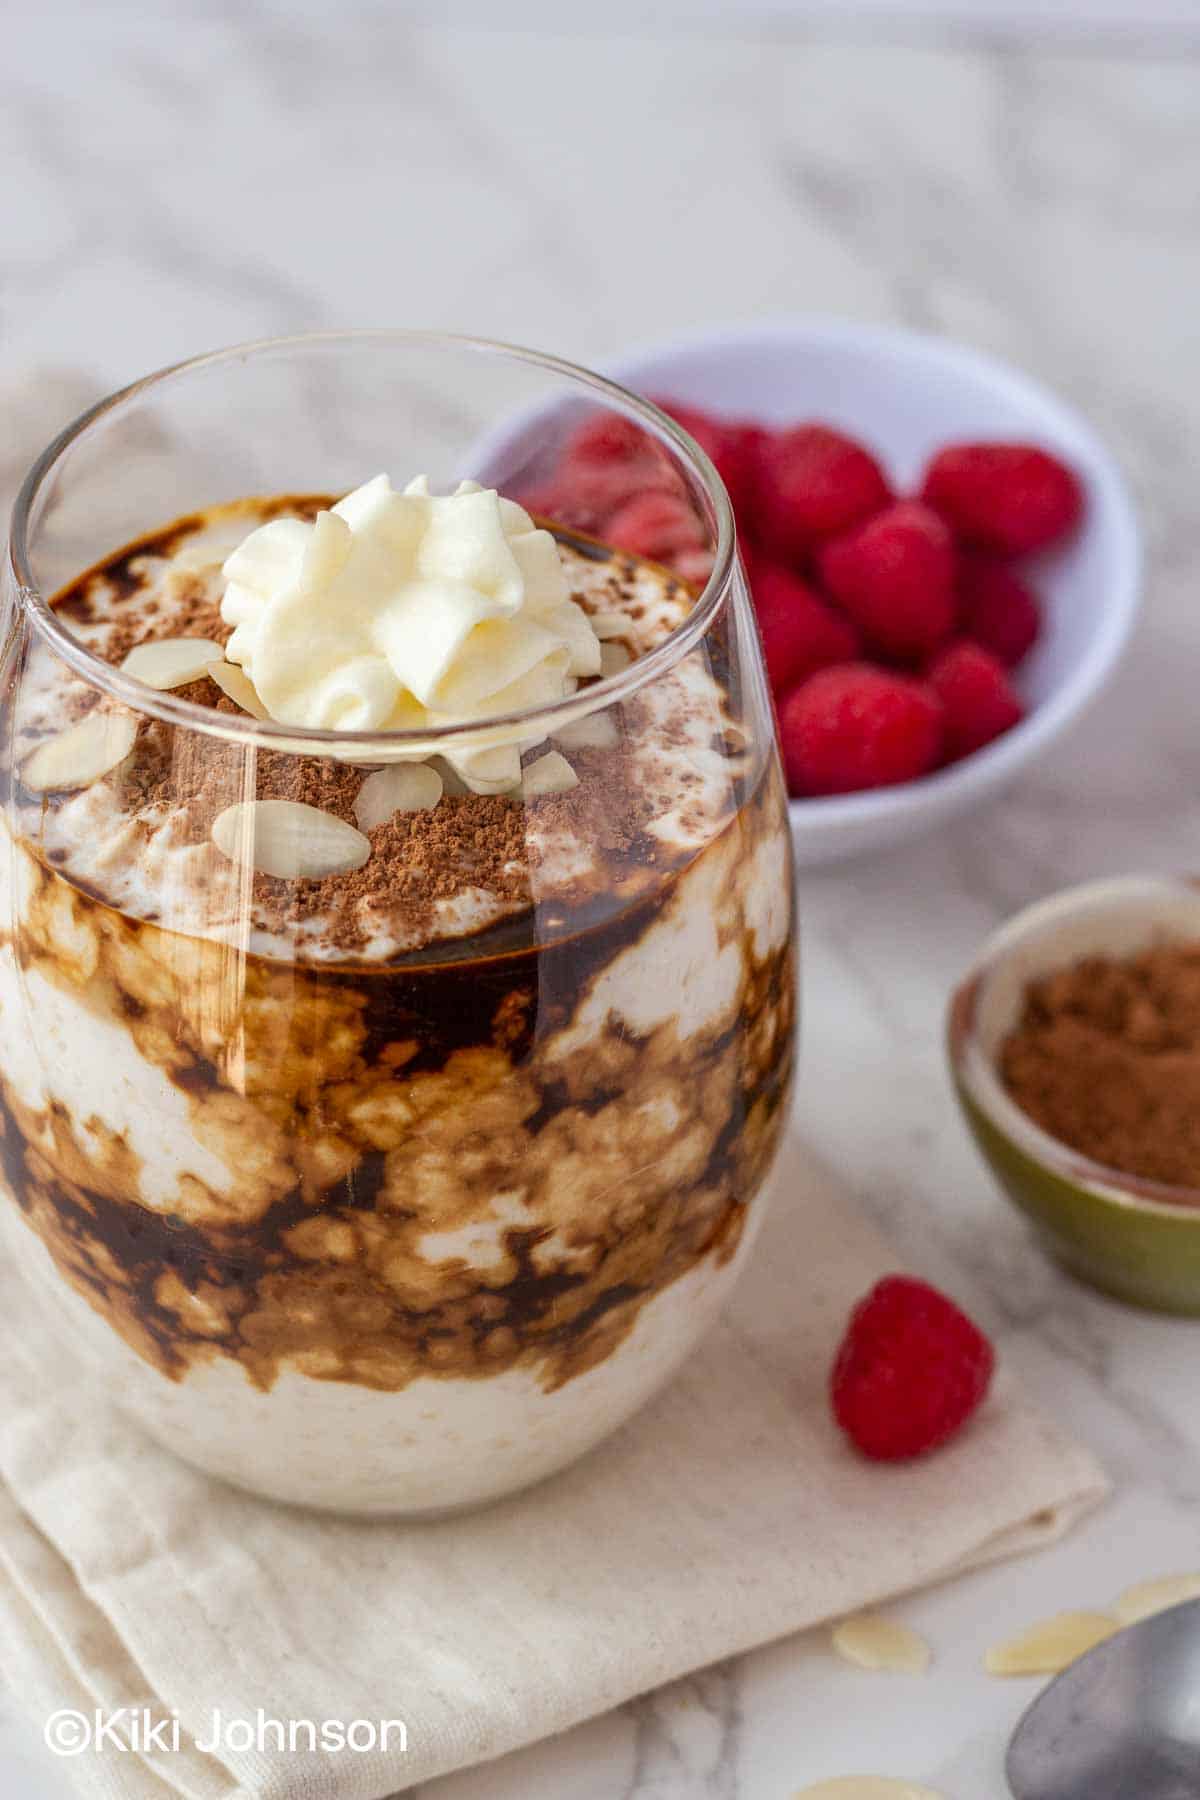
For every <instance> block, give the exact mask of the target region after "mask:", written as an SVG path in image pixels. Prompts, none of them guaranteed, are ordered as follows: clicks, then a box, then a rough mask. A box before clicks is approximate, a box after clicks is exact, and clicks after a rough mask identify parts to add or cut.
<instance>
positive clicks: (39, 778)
mask: <svg viewBox="0 0 1200 1800" xmlns="http://www.w3.org/2000/svg"><path fill="white" fill-rule="evenodd" d="M136 736H137V720H136V719H135V718H134V716H133V714H132V713H128V712H90V713H88V715H87V717H86V718H84V719H80V721H79V723H78V724H77V725H71V726H69V727H68V729H67V730H66V731H60V732H59V734H58V736H57V737H53V738H50V739H49V740H48V742H46V743H44V744H39V745H38V747H37V749H36V750H35V751H33V753H32V754H31V755H30V756H28V757H27V758H26V760H25V762H24V764H23V765H22V768H21V780H22V782H23V783H24V785H25V786H26V787H27V788H28V789H29V791H30V793H32V794H51V793H63V792H65V791H66V790H67V789H68V788H82V787H90V786H91V784H92V782H93V781H99V779H100V777H101V776H102V775H107V774H108V773H109V772H110V770H112V769H115V768H116V766H117V764H118V763H123V762H124V761H125V758H126V757H127V756H128V755H129V752H130V751H131V750H132V749H133V740H134V738H135V737H136Z"/></svg>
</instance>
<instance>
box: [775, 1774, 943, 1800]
mask: <svg viewBox="0 0 1200 1800" xmlns="http://www.w3.org/2000/svg"><path fill="white" fill-rule="evenodd" d="M795 1800H942V1796H941V1795H940V1794H935V1793H934V1791H933V1789H932V1788H928V1787H922V1786H921V1785H920V1783H919V1782H916V1781H897V1780H896V1779H895V1778H894V1777H893V1776H891V1775H837V1776H835V1777H834V1779H833V1780H832V1781H818V1782H816V1783H815V1784H814V1785H813V1786H812V1787H806V1788H799V1789H798V1790H797V1792H796V1795H795Z"/></svg>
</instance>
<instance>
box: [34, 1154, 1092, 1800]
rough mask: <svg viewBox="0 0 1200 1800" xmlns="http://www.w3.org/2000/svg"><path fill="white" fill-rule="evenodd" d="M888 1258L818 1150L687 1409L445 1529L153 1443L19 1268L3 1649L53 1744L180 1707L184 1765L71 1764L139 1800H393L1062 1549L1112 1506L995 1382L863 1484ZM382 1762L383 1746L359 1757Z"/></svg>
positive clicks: (779, 1206) (1082, 1457) (711, 1346)
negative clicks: (61, 1714)
mask: <svg viewBox="0 0 1200 1800" xmlns="http://www.w3.org/2000/svg"><path fill="white" fill-rule="evenodd" d="M894 1261H895V1259H894V1257H893V1255H892V1254H891V1253H890V1252H889V1250H888V1247H887V1245H886V1244H885V1243H884V1242H883V1241H882V1240H881V1239H880V1238H879V1237H878V1236H877V1234H876V1233H875V1232H874V1230H873V1229H871V1228H870V1227H869V1226H868V1225H866V1224H865V1223H864V1221H863V1220H862V1219H861V1217H859V1216H858V1215H857V1213H856V1212H855V1210H854V1207H853V1204H852V1202H851V1201H850V1200H849V1198H848V1197H847V1195H846V1193H845V1192H844V1190H843V1189H842V1188H841V1187H840V1185H839V1184H838V1183H837V1182H836V1181H835V1180H834V1179H833V1178H832V1177H831V1176H830V1175H829V1174H828V1173H827V1172H826V1171H825V1170H823V1169H822V1168H821V1167H819V1166H818V1165H816V1164H815V1163H814V1161H813V1158H812V1157H811V1155H810V1154H809V1153H807V1152H806V1151H805V1149H804V1147H803V1145H801V1144H800V1143H799V1142H797V1141H796V1140H794V1139H793V1140H792V1141H791V1142H790V1143H789V1144H788V1146H787V1147H786V1149H785V1152H784V1154H783V1157H782V1159H781V1166H780V1167H779V1168H778V1170H777V1173H776V1176H775V1177H774V1197H773V1207H772V1211H771V1214H770V1216H769V1218H768V1221H767V1223H766V1225H765V1226H764V1229H763V1237H762V1240H761V1242H760V1245H759V1247H758V1249H757V1251H756V1253H755V1257H754V1260H753V1263H752V1266H751V1267H750V1269H749V1270H748V1271H747V1273H746V1275H745V1277H744V1278H743V1281H742V1283H741V1286H740V1287H739V1289H738V1292H737V1294H736V1297H735V1299H734V1302H733V1305H732V1307H731V1309H730V1311H729V1313H728V1315H727V1317H726V1318H725V1319H724V1320H723V1321H722V1323H721V1324H720V1325H718V1327H717V1328H716V1329H715V1330H714V1331H713V1332H712V1333H711V1335H710V1336H709V1338H708V1339H707V1341H706V1342H705V1344H704V1345H703V1347H702V1348H701V1349H700V1351H699V1352H698V1353H697V1354H696V1356H695V1357H694V1359H693V1361H692V1363H691V1365H690V1367H689V1368H688V1369H687V1371H686V1372H685V1373H684V1374H683V1376H682V1377H681V1378H680V1379H678V1380H677V1381H676V1382H675V1384H674V1386H673V1387H671V1389H670V1390H669V1391H668V1392H667V1393H666V1394H664V1395H663V1397H662V1398H661V1399H660V1400H658V1401H657V1402H655V1403H654V1405H652V1406H651V1407H650V1408H649V1409H648V1410H647V1411H646V1412H644V1413H643V1414H642V1415H641V1416H640V1417H639V1418H638V1419H636V1420H635V1421H634V1422H633V1423H632V1424H631V1425H629V1426H627V1427H626V1428H625V1429H624V1430H623V1431H622V1432H620V1433H619V1434H618V1435H617V1436H616V1437H615V1438H613V1439H612V1440H610V1441H609V1443H608V1444H606V1445H604V1446H602V1447H601V1448H600V1449H599V1450H598V1451H597V1452H594V1453H593V1454H592V1455H591V1456H590V1457H588V1458H586V1459H585V1460H584V1461H583V1462H582V1463H580V1464H578V1465H577V1466H576V1467H575V1468H573V1469H571V1470H568V1471H567V1473H566V1474H565V1475H562V1476H559V1477H557V1478H556V1479H554V1480H552V1481H550V1482H548V1483H545V1484H544V1485H543V1486H541V1487H539V1488H537V1489H535V1490H534V1491H533V1492H531V1493H529V1494H527V1495H525V1496H522V1497H518V1498H517V1499H515V1500H511V1501H506V1502H503V1503H501V1504H499V1505H496V1506H493V1507H491V1508H490V1509H488V1510H485V1511H483V1512H479V1513H476V1514H474V1515H472V1516H469V1517H464V1518H461V1519H456V1520H451V1521H448V1522H443V1523H439V1524H426V1525H417V1526H404V1525H397V1524H392V1523H386V1522H384V1523H381V1522H371V1523H360V1524H354V1523H349V1522H344V1521H341V1520H336V1519H329V1518H322V1517H316V1516H306V1515H304V1514H301V1513H297V1512H291V1511H287V1510H284V1509H281V1508H276V1507H274V1506H270V1505H267V1504H264V1503H260V1502H257V1501H255V1500H252V1499H249V1498H246V1497H244V1496H242V1495H240V1494H238V1493H235V1492H234V1491H233V1490H231V1489H229V1488H227V1487H224V1486H222V1485H221V1484H219V1483H217V1482H214V1481H210V1480H208V1479H206V1478H205V1477H204V1476H201V1475H198V1474H196V1473H194V1472H193V1471H192V1470H190V1469H188V1468H186V1467H185V1466H184V1465H183V1464H182V1463H179V1462H177V1461H175V1459H174V1458H173V1457H171V1456H170V1455H168V1454H167V1453H165V1452H163V1451H160V1450H158V1449H157V1448H156V1447H155V1446H154V1445H152V1444H150V1443H148V1442H147V1441H146V1440H145V1439H144V1438H143V1437H142V1436H141V1435H140V1433H139V1432H138V1431H136V1430H135V1429H134V1428H133V1427H132V1426H130V1425H129V1424H127V1423H126V1422H125V1421H124V1420H123V1419H122V1418H121V1417H120V1415H119V1414H118V1413H117V1412H116V1411H115V1410H114V1409H113V1408H112V1407H111V1406H110V1405H109V1404H108V1402H107V1398H106V1396H105V1395H104V1394H103V1393H102V1392H99V1391H97V1390H96V1389H95V1388H89V1387H86V1386H81V1385H80V1379H79V1376H78V1373H77V1372H74V1371H73V1369H72V1367H71V1366H70V1365H69V1364H65V1363H64V1362H63V1359H62V1357H61V1352H57V1351H55V1350H54V1348H53V1346H49V1347H48V1346H47V1345H46V1344H45V1342H44V1340H42V1338H41V1333H40V1324H41V1322H40V1319H39V1318H38V1317H37V1309H36V1307H35V1306H33V1305H32V1304H31V1303H30V1302H29V1301H28V1300H27V1299H26V1298H25V1295H24V1291H23V1289H20V1290H18V1287H17V1283H16V1282H15V1280H14V1278H13V1275H12V1273H11V1271H8V1272H4V1273H0V1415H2V1416H0V1476H2V1478H3V1480H2V1483H0V1629H2V1631H3V1635H4V1641H5V1643H6V1646H7V1648H6V1650H5V1653H4V1663H5V1672H6V1674H7V1676H8V1677H9V1679H10V1680H11V1682H12V1684H13V1686H14V1687H15V1689H16V1690H17V1692H18V1693H19V1694H21V1695H23V1696H24V1697H25V1699H26V1701H27V1702H28V1704H29V1706H30V1707H31V1709H32V1711H33V1713H34V1715H35V1716H36V1717H37V1718H38V1719H39V1720H44V1719H45V1717H46V1716H47V1715H48V1714H49V1713H51V1712H53V1711H54V1710H55V1709H57V1708H62V1707H73V1708H76V1709H78V1710H79V1711H81V1712H83V1713H84V1714H85V1715H87V1716H88V1717H89V1718H91V1717H92V1715H93V1713H94V1709H95V1708H96V1707H97V1706H101V1707H105V1708H111V1707H116V1706H122V1705H124V1706H130V1707H133V1708H135V1709H136V1708H140V1707H142V1706H149V1707H150V1708H151V1709H152V1712H153V1714H154V1716H155V1717H162V1716H165V1715H169V1712H170V1709H171V1708H177V1709H178V1712H179V1715H180V1720H181V1735H182V1743H181V1747H180V1748H179V1749H178V1750H176V1749H173V1748H172V1749H169V1750H167V1751H166V1752H153V1753H151V1754H150V1755H149V1756H147V1757H146V1758H144V1759H142V1758H139V1757H137V1756H135V1755H134V1754H132V1753H124V1752H121V1751H115V1750H113V1749H111V1748H110V1749H107V1750H105V1751H104V1752H103V1753H102V1754H97V1753H95V1752H94V1751H89V1752H86V1753H83V1754H80V1755H78V1756H76V1757H75V1758H73V1760H72V1761H71V1762H70V1764H69V1765H65V1767H67V1768H68V1769H69V1771H70V1774H71V1775H72V1776H73V1777H74V1778H75V1779H76V1780H77V1781H78V1782H79V1783H80V1786H81V1787H82V1788H83V1790H84V1791H85V1792H88V1793H92V1794H99V1795H104V1796H119V1797H120V1800H143V1797H145V1800H169V1797H170V1796H171V1795H172V1794H183V1795H187V1796H197V1797H200V1800H216V1797H218V1796H233V1795H238V1796H241V1795H254V1796H262V1797H264V1800H274V1797H275V1796H280V1797H282V1796H285V1795H286V1796H289V1797H293V1800H294V1797H297V1796H303V1800H335V1797H336V1800H375V1797H377V1796H381V1795H385V1794H389V1793H391V1792H392V1791H393V1790H395V1789H398V1788H403V1787H406V1786H407V1785H409V1784H410V1783H412V1782H416V1781H419V1780H424V1779H426V1778H428V1777H431V1776H434V1775H437V1774H439V1773H442V1772H444V1771H446V1770H449V1769H453V1768H456V1767H460V1766H462V1765H463V1764H466V1763H470V1762H474V1761H481V1760H483V1759H485V1758H488V1757H492V1756H498V1755H500V1754H501V1753H502V1752H504V1751H508V1750H512V1749H514V1748H516V1747H517V1746H518V1745H521V1744H525V1743H529V1742H531V1741H533V1740H534V1739H536V1738H539V1737H544V1736H546V1735H548V1734H549V1733H551V1732H556V1731H561V1730H563V1729H564V1728H565V1727H566V1726H569V1725H573V1724H575V1723H577V1722H578V1721H579V1720H581V1719H585V1718H587V1717H588V1716H590V1715H592V1714H595V1713H598V1712H601V1711H604V1710H605V1709H607V1708H609V1707H612V1706H615V1705H617V1704H618V1702H620V1701H622V1700H626V1699H628V1698H629V1697H630V1696H631V1695H633V1694H637V1693H640V1692H643V1691H644V1690H646V1689H648V1688H652V1687H655V1686H657V1685H658V1684H659V1683H661V1682H665V1681H668V1680H670V1679H672V1678H673V1677H675V1676H679V1675H682V1674H684V1673H685V1672H687V1671H688V1670H691V1669H695V1668H698V1667H700V1666H702V1665H703V1664H706V1663H709V1662H712V1661H714V1660H715V1659H717V1658H719V1657H724V1656H728V1655H731V1654H733V1653H736V1652H738V1651H741V1650H746V1649H749V1648H750V1647H751V1646H752V1645H755V1644H762V1643H764V1642H766V1641H767V1640H769V1639H771V1638H776V1637H780V1636H782V1635H784V1634H786V1633H788V1632H793V1631H797V1630H799V1629H800V1628H801V1627H802V1626H806V1625H811V1624H814V1623H815V1622H817V1621H818V1620H822V1619H827V1618H830V1617H832V1616H836V1615H837V1614H840V1613H844V1612H847V1611H850V1610H851V1609H854V1608H857V1607H861V1606H863V1605H865V1604H867V1603H869V1602H872V1601H877V1600H880V1599H882V1598H883V1597H884V1596H886V1595H890V1594H897V1593H901V1592H903V1591H904V1590H906V1589H911V1588H914V1587H917V1586H919V1585H921V1584H923V1583H927V1582H931V1581H934V1580H936V1579H938V1578H940V1577H942V1576H945V1575H948V1574H952V1573H954V1572H956V1571H958V1570H962V1569H966V1568H969V1567H972V1566H974V1565H976V1564H979V1563H983V1562H987V1561H989V1560H991V1559H993V1558H996V1557H1000V1556H1006V1555H1010V1554H1012V1553H1014V1552H1017V1551H1021V1550H1026V1549H1029V1548H1031V1547H1033V1546H1035V1545H1039V1544H1044V1543H1046V1542H1047V1541H1049V1540H1051V1539H1053V1538H1054V1537H1056V1536H1058V1535H1059V1534H1060V1533H1061V1532H1062V1531H1063V1530H1065V1529H1066V1528H1067V1526H1069V1525H1070V1524H1071V1523H1072V1522H1073V1521H1074V1520H1075V1519H1077V1518H1078V1517H1079V1516H1080V1514H1081V1513H1082V1512H1083V1511H1085V1510H1086V1509H1087V1508H1089V1507H1091V1506H1092V1505H1094V1504H1095V1503H1096V1502H1097V1501H1099V1500H1100V1498H1101V1497H1102V1496H1103V1494H1104V1492H1105V1482H1104V1477H1103V1475H1102V1474H1101V1472H1100V1470H1099V1468H1098V1467H1097V1465H1096V1463H1095V1462H1094V1461H1093V1459H1092V1457H1091V1456H1090V1455H1089V1454H1088V1453H1087V1452H1086V1451H1084V1450H1082V1449H1080V1448H1078V1447H1077V1446H1075V1445H1074V1444H1072V1443H1071V1442H1070V1441H1069V1440H1068V1439H1067V1438H1066V1437H1065V1436H1064V1435H1063V1434H1062V1433H1061V1432H1060V1431H1059V1430H1058V1429H1057V1428H1056V1427H1055V1426H1053V1425H1052V1424H1050V1423H1049V1422H1048V1421H1047V1420H1046V1419H1045V1418H1043V1417H1042V1416H1041V1414H1040V1413H1038V1412H1037V1411H1036V1410H1035V1409H1034V1408H1033V1407H1032V1406H1031V1405H1030V1404H1029V1402H1028V1401H1027V1400H1026V1399H1025V1398H1024V1397H1023V1396H1022V1395H1021V1394H1020V1393H1019V1392H1018V1391H1017V1390H1016V1388H1015V1386H1014V1385H1013V1384H1012V1383H1011V1382H1010V1381H1008V1380H1006V1379H1004V1378H1003V1377H1002V1378H1001V1380H1000V1381H999V1383H998V1385H997V1389H996V1392H995V1393H994V1395H993V1397H992V1398H991V1399H990V1400H989V1402H988V1405H987V1407H986V1408H985V1410H984V1412H983V1413H982V1414H981V1415H980V1416H979V1418H978V1419H977V1421H976V1422H975V1423H974V1425H973V1426H972V1428H971V1429H970V1430H969V1431H968V1432H967V1433H966V1434H964V1436H963V1437H962V1438H961V1439H960V1440H959V1441H958V1442H957V1443H956V1444H954V1445H952V1446H951V1447H949V1448H948V1449H946V1450H945V1451H943V1452H941V1453H940V1454H939V1455H937V1456H935V1457H931V1458H929V1459H928V1460H927V1461H925V1462H921V1463H916V1464H913V1465H911V1466H893V1467H888V1468H880V1467H875V1466H872V1465H870V1464H869V1463H866V1462H864V1461H862V1460H860V1459H859V1458H858V1457H857V1456H856V1455H855V1454H854V1453H853V1452H852V1451H851V1450H849V1449H848V1448H847V1447H846V1446H845V1445H844V1444H843V1442H842V1441H841V1439H840V1437H839V1436H838V1434H837V1432H836V1431H835V1429H834V1427H833V1425H832V1424H831V1421H830V1418H829V1412H828V1407H827V1402H826V1393H825V1382H826V1372H827V1368H828V1365H829V1362H830V1357H831V1354H832V1351H833V1348H834V1345H835V1343H836V1341H837V1338H838V1335H839V1333H840V1329H841V1326H842V1324H843V1321H844V1319H845V1316H846V1313H847V1310H848V1308H849V1306H850V1305H851V1303H852V1302H853V1301H854V1300H855V1299H856V1298H857V1297H858V1296H859V1295H860V1294H861V1293H862V1292H863V1291H864V1290H865V1289H866V1288H867V1287H869V1286H870V1284H871V1283H872V1281H873V1280H874V1279H875V1278H876V1277H877V1276H878V1275H879V1274H880V1273H882V1272H883V1271H885V1270H886V1269H888V1268H890V1267H893V1266H894ZM258 1707H262V1708H263V1709H264V1712H265V1713H266V1714H267V1715H268V1716H269V1717H270V1718H272V1719H275V1718H278V1719H281V1720H289V1719H312V1720H313V1721H314V1723H317V1724H320V1723H322V1722H324V1721H326V1720H333V1721H341V1722H343V1723H349V1722H350V1721H352V1720H354V1719H362V1720H366V1721H368V1722H374V1721H380V1720H386V1719H402V1720H403V1721H404V1722H405V1725H406V1726H407V1745H408V1747H407V1751H406V1752H401V1751H400V1750H399V1749H398V1747H397V1733H396V1732H395V1730H393V1731H392V1733H391V1734H390V1737H391V1746H392V1747H391V1750H390V1753H388V1754H386V1755H385V1754H381V1753H380V1752H379V1751H378V1750H376V1751H353V1750H349V1749H347V1750H342V1751H340V1752H337V1753H329V1754H322V1753H320V1752H318V1753H316V1754H315V1755H314V1754H312V1753H310V1752H309V1751H308V1749H307V1748H306V1747H304V1745H303V1743H301V1744H300V1747H298V1748H297V1749H295V1750H286V1749H285V1750H279V1749H276V1748H274V1747H273V1733H272V1732H271V1730H270V1728H267V1729H266V1732H265V1737H266V1747H265V1748H264V1749H262V1750H260V1749H259V1748H257V1747H254V1748H251V1749H250V1750H247V1751H245V1752H235V1751H230V1750H228V1749H225V1750H223V1751H222V1753H221V1754H219V1755H218V1754H216V1753H209V1754H201V1753H200V1751H199V1750H198V1749H196V1748H195V1747H194V1745H191V1744H189V1741H188V1735H187V1734H188V1733H196V1732H199V1733H200V1734H201V1737H202V1738H205V1739H207V1738H208V1737H210V1736H211V1735H212V1734H211V1720H212V1714H213V1710H214V1709H215V1708H219V1709H220V1710H221V1712H222V1714H223V1715H224V1717H225V1718H226V1719H228V1718H230V1717H231V1716H234V1715H236V1716H237V1717H238V1718H249V1719H251V1720H254V1719H255V1717H256V1712H255V1709H256V1708H258ZM362 1735H363V1736H364V1737H365V1735H366V1734H365V1731H364V1732H363V1734H362Z"/></svg>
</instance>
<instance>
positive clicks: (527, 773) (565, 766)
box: [521, 750, 579, 800]
mask: <svg viewBox="0 0 1200 1800" xmlns="http://www.w3.org/2000/svg"><path fill="white" fill-rule="evenodd" d="M578 786H579V777H578V775H577V774H576V773H575V771H574V769H573V768H572V767H571V765H570V763H569V762H568V761H567V759H566V757H565V756H560V755H559V753H558V751H557V750H550V751H548V752H547V753H546V755H545V756H539V757H538V759H537V761H536V762H534V763H530V765H529V767H528V768H527V769H523V770H522V771H521V792H522V794H524V796H525V798H526V800H537V799H540V798H542V797H543V796H544V795H547V794H569V793H570V791H571V789H572V788H576V787H578Z"/></svg>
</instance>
